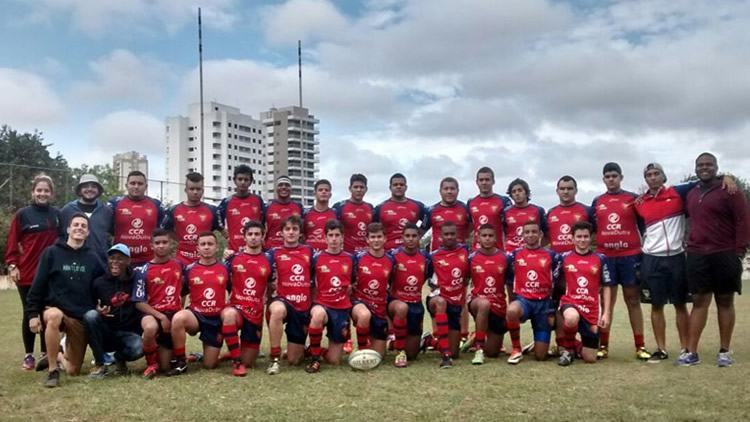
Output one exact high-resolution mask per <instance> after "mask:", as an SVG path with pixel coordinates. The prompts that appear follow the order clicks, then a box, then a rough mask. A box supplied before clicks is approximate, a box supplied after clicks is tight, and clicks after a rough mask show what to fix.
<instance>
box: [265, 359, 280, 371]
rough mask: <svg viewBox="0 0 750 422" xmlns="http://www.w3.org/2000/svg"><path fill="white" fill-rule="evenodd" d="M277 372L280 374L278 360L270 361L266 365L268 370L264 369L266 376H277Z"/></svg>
mask: <svg viewBox="0 0 750 422" xmlns="http://www.w3.org/2000/svg"><path fill="white" fill-rule="evenodd" d="M279 372H281V364H279V360H278V359H274V360H272V361H271V363H269V364H268V368H266V374H268V375H277V374H278V373H279Z"/></svg>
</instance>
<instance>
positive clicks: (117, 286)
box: [92, 268, 140, 331]
mask: <svg viewBox="0 0 750 422" xmlns="http://www.w3.org/2000/svg"><path fill="white" fill-rule="evenodd" d="M133 276H134V274H133V271H132V270H131V269H130V268H128V269H127V274H126V276H125V280H123V279H122V278H120V277H113V276H112V274H110V273H109V271H107V273H106V274H104V275H102V276H101V277H99V278H97V279H96V280H94V286H93V289H92V300H93V301H94V303H97V302H98V301H101V304H102V306H109V307H110V310H109V314H110V315H111V316H107V317H104V321H105V322H106V323H107V325H109V327H110V328H111V329H113V330H116V331H134V330H137V329H138V326H139V325H140V312H138V310H137V309H136V308H135V303H133V301H132V300H131V297H130V294H131V293H132V291H133Z"/></svg>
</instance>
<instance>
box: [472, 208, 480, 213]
mask: <svg viewBox="0 0 750 422" xmlns="http://www.w3.org/2000/svg"><path fill="white" fill-rule="evenodd" d="M471 212H473V213H477V212H479V207H471Z"/></svg>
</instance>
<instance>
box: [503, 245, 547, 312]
mask: <svg viewBox="0 0 750 422" xmlns="http://www.w3.org/2000/svg"><path fill="white" fill-rule="evenodd" d="M508 264H509V266H508V270H509V271H511V273H510V274H509V275H508V278H507V280H509V281H511V280H512V283H513V293H515V294H516V295H518V296H521V297H523V298H526V299H530V300H542V299H550V298H551V297H552V288H553V287H554V276H555V274H556V271H557V269H558V267H559V255H557V254H556V253H554V252H553V251H552V250H551V249H547V248H536V249H529V248H520V249H516V250H515V251H513V252H512V253H511V254H510V255H508Z"/></svg>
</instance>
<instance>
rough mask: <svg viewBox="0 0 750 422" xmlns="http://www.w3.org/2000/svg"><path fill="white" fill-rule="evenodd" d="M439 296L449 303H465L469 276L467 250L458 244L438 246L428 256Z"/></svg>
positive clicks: (469, 268)
mask: <svg viewBox="0 0 750 422" xmlns="http://www.w3.org/2000/svg"><path fill="white" fill-rule="evenodd" d="M430 259H431V260H432V267H433V269H434V271H435V278H436V279H437V286H438V288H439V289H440V296H441V297H442V298H443V299H445V301H446V302H448V304H450V305H458V306H463V305H464V303H466V284H467V280H468V278H469V277H470V276H471V267H470V265H469V250H468V248H467V247H466V246H465V245H462V244H459V245H457V246H456V247H455V248H453V249H445V248H443V247H439V248H438V249H437V250H436V251H434V252H433V253H432V255H431V256H430Z"/></svg>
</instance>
